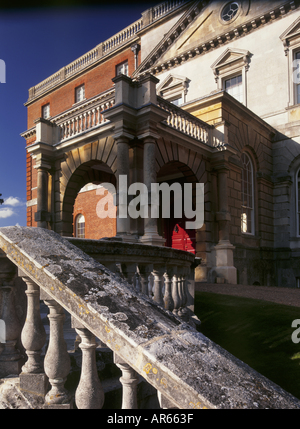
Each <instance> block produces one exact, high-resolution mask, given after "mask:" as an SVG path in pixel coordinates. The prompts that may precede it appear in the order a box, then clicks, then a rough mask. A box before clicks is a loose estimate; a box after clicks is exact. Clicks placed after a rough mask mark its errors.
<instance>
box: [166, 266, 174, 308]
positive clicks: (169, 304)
mask: <svg viewBox="0 0 300 429" xmlns="http://www.w3.org/2000/svg"><path fill="white" fill-rule="evenodd" d="M173 275H174V269H173V267H167V271H166V272H165V276H164V277H165V295H164V303H165V309H166V310H169V311H173V309H174V301H173V298H172V278H173Z"/></svg>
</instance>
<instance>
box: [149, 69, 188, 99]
mask: <svg viewBox="0 0 300 429" xmlns="http://www.w3.org/2000/svg"><path fill="white" fill-rule="evenodd" d="M188 81H189V80H188V78H187V77H185V76H179V75H176V74H174V73H170V74H169V75H168V76H167V77H166V78H165V79H164V80H163V81H162V83H161V84H159V86H158V87H157V94H158V95H160V96H161V97H163V98H164V99H165V100H168V101H170V103H173V104H175V105H176V106H180V105H181V104H183V103H185V102H186V95H187V87H188ZM176 100H181V102H180V103H174V101H176Z"/></svg>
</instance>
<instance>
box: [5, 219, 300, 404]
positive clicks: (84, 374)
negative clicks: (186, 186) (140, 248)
mask: <svg viewBox="0 0 300 429" xmlns="http://www.w3.org/2000/svg"><path fill="white" fill-rule="evenodd" d="M74 242H75V241H74ZM123 244H124V246H127V248H128V249H127V252H126V255H125V257H124V255H123V253H122V252H123V250H125V249H126V247H125V248H123V247H122V243H118V244H117V245H115V243H114V244H112V243H105V244H104V246H106V249H105V250H104V251H103V252H102V253H101V252H99V254H98V259H100V260H102V259H104V260H106V263H110V261H113V259H114V261H113V262H115V261H121V265H122V259H123V262H124V258H125V259H126V260H127V258H129V263H130V264H133V265H135V266H136V262H137V261H135V258H136V256H137V253H136V252H135V247H134V245H133V247H131V250H132V251H130V250H129V249H130V246H129V245H127V244H125V243H123ZM101 246H102V244H100V248H101ZM128 246H129V247H128ZM80 247H82V248H85V250H87V251H90V253H91V254H93V256H94V257H96V256H97V244H94V243H91V242H87V241H83V244H82V245H80ZM144 248H145V250H144V252H145V253H144V255H141V257H142V262H143V263H144V262H147V260H143V258H144V257H146V253H147V251H149V252H150V253H149V254H150V260H149V261H150V262H151V251H153V252H154V253H155V251H156V249H155V248H153V249H151V246H144ZM0 249H2V252H1V254H0V264H1V266H0V269H1V271H0V273H1V275H0V282H1V283H0V299H1V315H0V316H1V319H2V323H4V324H5V326H6V339H5V343H4V344H3V345H1V346H2V348H1V349H0V373H1V374H2V376H3V374H5V372H6V374H16V375H19V380H20V389H21V391H22V392H24V394H25V393H26V392H27V393H28V392H30V395H31V398H32V395H33V396H35V397H37V398H39V399H38V403H39V405H38V407H37V408H43V409H49V408H50V409H54V408H60V409H61V408H72V404H73V401H74V397H73V396H72V395H71V393H70V391H68V390H67V389H66V388H65V382H66V378H67V375H68V373H69V371H70V356H69V353H68V351H67V347H66V343H65V340H64V334H63V322H64V318H65V314H64V310H66V311H67V312H69V313H71V315H72V319H73V327H74V328H75V330H76V333H77V334H78V336H79V337H80V346H79V347H80V349H81V350H82V364H81V376H80V380H79V384H78V386H77V389H76V393H75V403H76V406H77V408H80V409H93V408H97V409H99V408H101V407H102V406H103V403H104V390H103V386H102V383H101V381H100V379H99V377H98V372H97V366H96V358H95V349H96V337H97V338H99V339H100V340H101V341H102V342H103V343H104V344H106V346H107V347H108V348H109V349H111V350H112V351H113V352H114V356H115V358H114V361H115V363H116V365H117V366H118V367H119V368H120V370H121V371H122V377H121V378H120V382H121V383H122V386H123V401H122V407H123V408H127V409H130V408H131V409H132V408H136V407H137V395H138V392H137V385H138V382H139V377H140V376H142V377H143V378H144V380H146V381H147V382H148V383H150V384H151V385H152V386H153V387H154V388H155V389H157V391H158V396H159V398H160V399H161V406H162V407H164V406H165V403H166V402H165V400H168V401H169V404H170V406H171V407H178V408H183V409H203V408H211V409H215V408H287V409H291V408H296V409H299V408H300V401H299V400H298V399H296V398H294V397H293V396H291V395H290V394H288V393H287V392H285V391H284V390H282V389H281V388H280V387H278V386H276V385H275V384H274V383H272V382H271V381H269V380H267V379H266V378H265V377H263V376H261V375H260V374H258V373H257V372H255V371H254V370H252V369H251V368H250V367H248V366H247V365H245V364H244V363H242V362H240V361H239V360H238V359H236V358H234V357H233V356H231V355H230V354H229V353H227V352H226V351H225V350H223V349H221V348H220V347H219V346H217V345H216V344H214V343H213V342H211V341H210V340H209V339H208V338H206V337H205V336H203V335H202V334H201V333H199V332H197V331H196V330H195V329H194V328H193V327H191V326H190V325H188V324H187V323H184V322H183V320H182V319H181V318H180V317H178V314H175V313H176V312H174V310H173V312H171V311H170V310H167V311H166V310H165V309H164V308H163V306H162V305H161V304H162V303H161V297H162V282H161V280H159V277H160V276H161V275H162V274H163V269H161V270H160V269H159V266H161V265H164V264H166V266H167V267H168V265H169V264H171V265H173V264H172V261H173V258H172V257H173V256H175V260H177V262H175V265H176V263H180V264H183V266H185V265H186V266H187V267H188V266H189V263H190V261H191V258H193V256H192V255H190V254H186V253H185V252H181V251H175V254H176V255H175V254H174V253H173V254H172V253H171V254H169V258H167V259H166V258H165V257H166V256H167V253H168V249H164V250H162V253H161V254H159V252H157V251H156V253H157V259H156V261H155V260H153V261H152V262H153V266H154V272H155V270H156V268H155V264H157V265H158V267H157V272H158V271H159V272H160V274H157V276H156V277H157V278H155V280H154V283H155V286H154V289H155V292H154V296H153V297H150V296H149V295H147V294H143V293H138V292H137V291H136V290H134V289H133V287H132V286H130V285H129V284H128V283H127V282H125V281H124V280H122V279H121V278H120V276H118V275H115V274H113V273H112V272H111V271H109V270H108V269H107V268H105V267H104V266H103V265H102V264H100V263H99V262H97V261H96V260H95V259H94V258H92V257H90V256H88V255H87V254H86V253H84V252H83V251H81V250H80V249H78V247H76V246H74V245H72V244H71V243H69V241H68V240H66V239H63V238H62V237H60V236H59V235H58V234H56V233H54V232H52V231H49V230H45V229H41V228H23V227H8V228H0ZM102 250H103V249H102ZM171 251H172V249H171ZM106 254H109V255H108V256H107V257H105V255H106ZM113 255H114V258H113ZM161 256H162V258H163V259H162V260H161V259H160V257H161ZM175 260H174V261H175ZM149 261H148V262H149ZM146 265H147V263H146ZM150 265H151V264H150ZM142 266H143V264H139V268H140V273H141V278H142V289H143V290H145V287H146V284H147V278H146V277H147V276H146V272H147V271H144V272H143V269H141V267H142ZM14 267H17V268H18V270H19V271H18V274H19V276H21V277H22V279H23V281H24V282H25V284H26V286H27V291H26V295H27V315H26V320H25V323H24V326H23V327H22V325H21V324H20V317H19V315H18V314H20V308H19V309H18V311H16V306H15V299H16V298H17V297H18V298H20V297H19V296H18V295H19V294H17V293H15V291H14V288H16V276H15V274H16V272H15V270H14ZM180 267H181V265H180V266H179V267H178V268H180ZM126 269H127V275H126V274H125V276H126V277H127V278H130V277H131V275H132V273H133V272H134V270H131V271H130V268H128V264H127V268H126ZM166 272H168V269H167V271H166ZM130 273H131V274H130ZM168 276H169V279H170V274H169V275H168ZM143 277H144V279H145V283H143ZM180 277H181V276H180ZM168 282H169V280H167V278H166V282H165V283H166V285H165V291H167V290H169V283H168ZM180 282H181V280H180ZM143 285H144V286H143ZM179 287H180V288H182V284H181V286H178V285H177V289H178V288H179ZM146 289H147V288H146ZM19 290H20V289H19ZM178 290H179V289H178ZM165 294H166V292H165ZM165 296H166V295H165ZM40 298H41V299H42V300H44V302H45V304H46V305H47V306H48V307H49V310H50V312H49V315H48V318H49V322H50V338H49V345H48V348H47V352H46V356H45V359H44V363H43V364H42V362H41V359H40V355H41V350H42V349H43V347H44V344H45V341H46V335H45V330H44V327H43V324H42V322H41V317H40V309H39V301H40ZM21 331H22V333H21V341H22V344H23V347H24V348H25V351H26V355H27V357H28V358H27V361H26V363H25V365H23V367H22V368H21V360H22V359H21V356H20V351H19V350H18V347H17V344H18V340H19V338H20V332H21ZM23 363H24V362H23ZM21 371H22V372H21ZM20 372H21V373H20ZM48 383H49V387H48ZM49 388H50V390H49ZM110 405H111V406H112V405H113V404H110Z"/></svg>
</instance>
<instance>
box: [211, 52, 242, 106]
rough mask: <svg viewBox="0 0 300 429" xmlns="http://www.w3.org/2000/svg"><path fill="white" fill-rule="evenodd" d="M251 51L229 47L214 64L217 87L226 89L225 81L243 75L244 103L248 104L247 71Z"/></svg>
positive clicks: (222, 89)
mask: <svg viewBox="0 0 300 429" xmlns="http://www.w3.org/2000/svg"><path fill="white" fill-rule="evenodd" d="M249 61H250V52H249V51H246V50H242V49H233V48H227V49H226V50H225V51H224V52H223V54H222V55H221V56H220V57H219V58H218V59H217V60H216V61H215V62H214V63H213V64H212V66H211V68H212V70H213V73H214V76H215V81H216V84H217V89H218V90H219V91H224V90H225V81H226V80H228V79H231V78H233V77H235V76H238V75H242V85H243V103H242V104H244V106H247V72H248V70H249Z"/></svg>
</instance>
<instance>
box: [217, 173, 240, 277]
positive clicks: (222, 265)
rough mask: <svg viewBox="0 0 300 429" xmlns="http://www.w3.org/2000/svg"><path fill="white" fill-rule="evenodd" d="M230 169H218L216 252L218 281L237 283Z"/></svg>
mask: <svg viewBox="0 0 300 429" xmlns="http://www.w3.org/2000/svg"><path fill="white" fill-rule="evenodd" d="M228 171H229V169H228V168H227V167H226V166H222V167H220V168H219V169H218V203H219V211H218V212H217V213H216V219H217V221H218V224H219V243H218V244H217V245H216V246H215V249H214V250H215V252H216V267H215V268H214V270H215V272H216V281H217V282H224V283H231V284H236V283H237V274H236V268H235V267H234V265H233V251H234V249H235V247H234V246H233V245H232V244H231V243H230V241H229V222H230V220H231V216H230V213H229V208H228V197H227V193H228V183H227V175H228Z"/></svg>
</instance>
